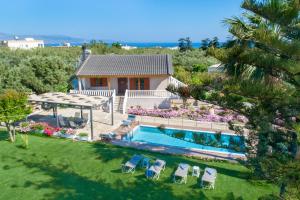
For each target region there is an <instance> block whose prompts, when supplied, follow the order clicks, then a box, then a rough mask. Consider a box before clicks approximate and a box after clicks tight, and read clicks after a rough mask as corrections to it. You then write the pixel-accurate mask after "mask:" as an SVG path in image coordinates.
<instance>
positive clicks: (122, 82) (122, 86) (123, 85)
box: [118, 78, 128, 95]
mask: <svg viewBox="0 0 300 200" xmlns="http://www.w3.org/2000/svg"><path fill="white" fill-rule="evenodd" d="M127 88H128V83H127V78H118V94H119V95H124V94H125V91H126V90H127Z"/></svg>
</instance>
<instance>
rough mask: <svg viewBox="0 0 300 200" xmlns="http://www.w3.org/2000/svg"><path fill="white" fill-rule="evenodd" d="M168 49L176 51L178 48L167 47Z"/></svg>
mask: <svg viewBox="0 0 300 200" xmlns="http://www.w3.org/2000/svg"><path fill="white" fill-rule="evenodd" d="M168 49H171V50H178V49H179V47H168Z"/></svg>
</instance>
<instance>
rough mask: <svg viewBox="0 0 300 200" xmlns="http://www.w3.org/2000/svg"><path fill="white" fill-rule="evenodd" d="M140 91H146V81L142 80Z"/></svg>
mask: <svg viewBox="0 0 300 200" xmlns="http://www.w3.org/2000/svg"><path fill="white" fill-rule="evenodd" d="M140 90H145V79H143V78H141V79H140Z"/></svg>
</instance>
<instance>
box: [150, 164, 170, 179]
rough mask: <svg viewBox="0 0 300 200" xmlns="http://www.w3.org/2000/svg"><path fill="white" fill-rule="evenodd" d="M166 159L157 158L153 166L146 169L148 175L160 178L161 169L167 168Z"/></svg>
mask: <svg viewBox="0 0 300 200" xmlns="http://www.w3.org/2000/svg"><path fill="white" fill-rule="evenodd" d="M165 167H166V161H164V160H160V159H157V160H156V161H155V162H154V164H153V165H151V167H149V168H148V169H147V170H146V177H147V178H152V179H156V180H158V179H159V176H160V173H161V171H163V170H165Z"/></svg>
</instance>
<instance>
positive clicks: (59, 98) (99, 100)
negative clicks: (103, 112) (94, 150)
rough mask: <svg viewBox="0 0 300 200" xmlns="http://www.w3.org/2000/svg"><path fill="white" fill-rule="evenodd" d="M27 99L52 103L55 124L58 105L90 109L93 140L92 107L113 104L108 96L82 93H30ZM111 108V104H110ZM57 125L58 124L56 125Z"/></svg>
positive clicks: (34, 101) (41, 102) (32, 101)
mask: <svg viewBox="0 0 300 200" xmlns="http://www.w3.org/2000/svg"><path fill="white" fill-rule="evenodd" d="M28 101H29V102H30V103H37V104H50V105H53V106H52V107H53V114H54V115H55V116H56V119H57V124H59V123H58V117H57V116H58V114H57V107H58V106H59V105H67V106H74V107H79V108H80V109H81V115H82V109H83V108H88V109H89V110H90V124H91V138H92V140H93V111H92V110H93V109H101V107H102V106H103V105H104V104H107V105H108V104H109V103H111V104H113V103H112V102H110V100H109V97H103V96H88V95H83V94H66V93H61V92H50V93H44V94H41V95H36V94H32V95H30V96H29V98H28ZM111 108H112V109H113V106H111ZM111 114H112V124H113V110H112V111H111ZM58 126H59V125H58Z"/></svg>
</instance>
